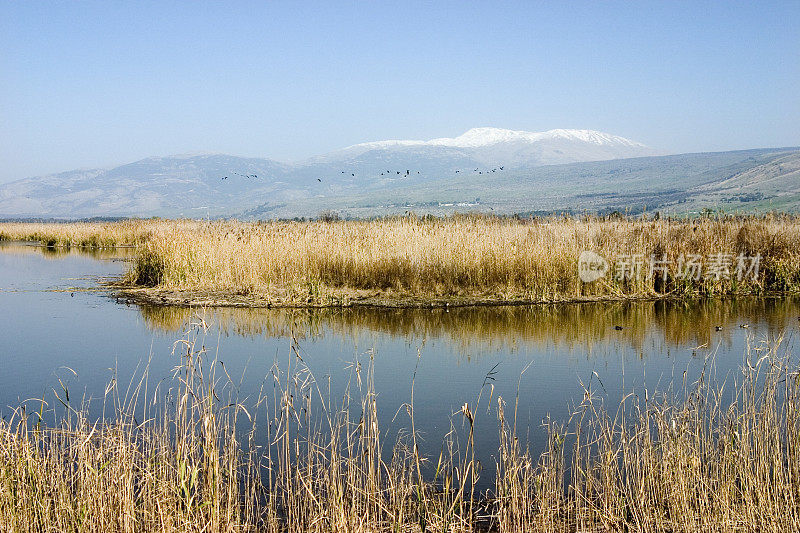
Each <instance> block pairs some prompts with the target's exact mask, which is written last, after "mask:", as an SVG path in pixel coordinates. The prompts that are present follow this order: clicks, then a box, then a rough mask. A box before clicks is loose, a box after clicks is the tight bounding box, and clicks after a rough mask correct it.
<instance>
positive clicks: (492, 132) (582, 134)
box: [345, 128, 649, 150]
mask: <svg viewBox="0 0 800 533" xmlns="http://www.w3.org/2000/svg"><path fill="white" fill-rule="evenodd" d="M553 139H565V140H569V141H576V142H583V143H590V144H596V145H604V146H627V147H630V148H637V149H649V148H648V147H647V146H645V145H644V144H642V143H640V142H636V141H632V140H630V139H626V138H624V137H619V136H617V135H611V134H610V133H603V132H601V131H593V130H563V129H557V130H548V131H542V132H532V131H515V130H504V129H501V128H472V129H470V130H467V131H466V132H465V133H463V134H462V135H459V136H458V137H454V138H450V137H442V138H439V139H431V140H430V141H374V142H367V143H361V144H357V145H354V146H350V147H348V148H345V150H348V149H353V148H366V149H372V148H389V147H393V146H453V147H456V148H477V147H481V146H490V145H493V144H498V143H516V142H525V143H537V142H542V141H547V140H553Z"/></svg>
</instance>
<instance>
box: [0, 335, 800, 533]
mask: <svg viewBox="0 0 800 533" xmlns="http://www.w3.org/2000/svg"><path fill="white" fill-rule="evenodd" d="M205 330H206V324H205V322H204V321H203V320H202V319H198V320H196V321H195V322H194V324H193V330H192V331H190V333H189V334H188V335H187V337H186V338H185V339H184V340H182V341H181V342H179V343H178V344H177V351H178V352H180V356H181V363H180V364H179V365H178V366H177V367H176V370H175V374H174V376H173V381H171V382H169V381H168V382H166V383H159V382H158V381H157V380H155V379H152V380H151V377H150V376H147V374H146V373H145V375H144V376H142V378H141V379H140V381H138V382H134V383H132V384H131V386H129V387H122V386H119V385H118V384H117V383H116V382H112V383H111V384H110V385H109V387H108V389H107V391H106V399H105V400H106V408H107V409H108V411H107V412H106V413H105V415H106V416H105V417H104V418H101V419H99V420H98V419H93V418H91V417H89V415H88V414H87V411H86V410H85V409H80V408H78V407H75V406H73V405H72V403H71V401H70V397H69V391H68V390H67V388H66V387H62V388H61V389H60V390H59V391H58V392H57V393H56V394H55V400H54V402H55V403H56V404H57V405H58V408H57V409H54V408H53V407H52V406H51V407H48V408H45V407H44V404H38V405H37V404H35V403H33V404H28V406H27V407H28V408H27V409H25V408H20V409H19V410H17V412H16V413H15V415H14V416H13V417H10V418H8V417H7V418H5V419H3V420H2V421H0V526H1V528H2V529H3V530H8V531H137V532H139V531H198V532H199V531H291V532H300V531H320V532H321V531H348V532H350V531H476V530H494V531H503V532H506V531H508V532H512V531H513V532H517V531H624V530H635V531H665V532H666V531H670V532H673V531H698V530H708V531H795V530H797V529H798V527H800V499H798V498H800V482H799V481H798V479H800V478H798V475H800V462H798V459H800V457H799V456H798V454H799V453H800V418H799V417H798V415H799V414H800V394H798V393H799V392H800V389H799V388H798V385H800V383H799V381H798V369H800V367H798V364H797V362H796V361H794V360H793V359H792V358H791V356H790V354H789V353H788V351H786V350H785V349H783V348H782V339H780V338H777V339H773V340H772V341H771V342H766V341H765V342H763V343H760V344H753V343H751V344H749V345H748V348H747V352H746V353H745V355H744V360H743V366H742V371H741V374H740V375H738V376H729V377H727V378H726V379H724V380H722V379H720V380H716V379H715V378H714V372H713V359H709V361H708V364H707V368H706V370H705V371H704V372H703V374H702V375H701V377H700V379H699V380H698V381H697V382H695V383H675V384H673V386H674V388H672V387H670V388H669V389H667V391H666V392H664V393H662V394H658V395H654V396H648V395H645V396H644V397H641V396H635V395H633V394H630V395H628V396H627V397H625V398H624V399H623V401H622V403H621V404H620V405H616V406H606V405H604V403H603V401H602V399H600V398H599V397H598V396H597V394H596V391H595V390H593V387H592V386H591V385H588V386H587V387H585V388H584V389H583V400H582V401H580V402H579V404H578V405H577V406H576V408H575V409H574V412H573V414H572V415H571V417H570V418H569V419H568V420H565V421H564V422H561V423H558V422H555V421H552V420H548V421H546V424H545V428H544V430H545V431H547V435H548V444H547V447H546V449H545V451H544V452H543V453H542V454H541V455H540V456H538V457H537V456H533V455H532V454H531V453H530V451H529V450H528V449H527V447H526V445H525V439H524V437H523V436H522V435H519V434H518V433H517V423H516V420H517V417H518V415H520V414H521V413H520V410H524V409H525V407H524V404H521V403H520V398H516V399H514V400H512V401H511V403H510V404H507V403H506V401H505V400H504V399H503V398H499V397H494V395H493V394H492V389H491V381H490V379H487V380H486V381H485V382H484V387H483V388H482V389H481V392H480V393H479V395H478V397H477V398H475V399H474V400H473V401H471V402H467V403H465V404H464V406H463V407H462V409H461V411H460V412H458V413H457V414H455V415H454V416H455V419H454V420H453V424H452V428H453V429H452V431H451V432H450V433H449V434H448V437H446V440H445V442H444V443H443V445H442V452H441V453H440V454H439V456H438V457H422V456H421V455H420V454H419V446H418V443H417V432H416V431H415V429H414V410H415V402H414V393H413V390H414V387H413V381H414V380H416V379H419V378H420V377H418V376H415V377H414V379H413V380H412V388H411V396H410V399H409V403H408V404H405V405H404V406H402V408H401V412H402V413H404V414H406V415H408V420H409V431H408V432H407V433H405V434H403V435H401V436H400V437H399V438H398V439H397V440H396V441H393V442H387V435H386V433H384V432H382V431H381V428H380V427H379V424H378V420H379V418H378V412H377V404H376V394H377V391H376V390H375V384H374V380H373V367H372V362H371V360H369V361H363V362H359V361H355V362H353V363H352V366H351V370H352V374H351V380H350V383H349V385H348V386H347V388H346V390H345V392H344V393H343V394H342V395H341V396H339V397H338V398H337V397H332V396H331V394H330V392H329V391H327V390H326V389H325V388H324V387H323V386H322V385H320V384H319V383H318V382H317V381H316V380H315V378H314V376H313V374H312V373H311V372H310V370H309V369H308V367H307V366H305V364H304V363H303V358H302V357H301V356H300V352H299V349H298V347H297V345H296V344H295V343H293V344H292V347H291V350H292V354H291V357H289V358H288V359H287V360H286V361H285V362H284V363H283V364H282V365H279V364H276V365H275V366H274V367H273V369H272V372H271V375H270V376H269V377H270V380H269V381H270V382H271V385H272V386H271V387H268V389H269V390H266V389H265V390H264V391H262V394H260V395H259V397H258V398H255V399H253V400H252V403H250V404H242V403H239V401H238V399H237V398H236V397H235V394H233V390H234V389H235V386H232V385H235V384H232V381H231V379H230V377H229V376H228V375H227V373H226V371H225V369H224V365H223V364H222V363H220V362H219V361H218V360H216V359H214V358H213V357H212V356H211V355H210V354H209V353H207V352H206V349H205V348H204V343H205V340H204V332H205ZM523 378H524V376H523ZM39 405H41V407H39ZM51 415H53V416H55V419H54V421H53V422H52V423H51V424H50V425H48V424H46V423H45V419H49V418H50V416H51ZM522 416H524V415H522ZM262 417H264V418H262ZM492 418H494V421H492V420H491V419H492ZM495 424H496V425H497V426H496V427H497V428H498V429H499V434H500V441H499V449H498V450H497V454H496V457H497V470H496V472H497V473H496V477H495V479H493V480H490V481H491V486H492V487H493V488H492V489H490V490H488V491H486V492H484V493H479V492H478V491H477V490H476V484H477V482H478V481H479V479H480V476H481V472H482V469H481V468H480V464H479V462H478V460H477V459H476V455H475V450H474V447H473V442H472V436H473V435H474V432H476V431H485V430H486V429H488V428H487V426H492V425H495ZM459 428H463V429H459ZM259 433H261V437H265V438H262V440H263V441H264V442H266V445H264V446H261V447H259V446H258V445H257V444H258V442H259V441H258V440H257V435H258V434H259ZM387 445H388V446H390V448H389V450H390V451H391V453H390V454H388V458H387V454H386V453H384V452H385V451H386V448H385V447H386V446H387ZM484 481H485V480H484Z"/></svg>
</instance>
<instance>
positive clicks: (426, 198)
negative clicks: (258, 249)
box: [0, 128, 797, 218]
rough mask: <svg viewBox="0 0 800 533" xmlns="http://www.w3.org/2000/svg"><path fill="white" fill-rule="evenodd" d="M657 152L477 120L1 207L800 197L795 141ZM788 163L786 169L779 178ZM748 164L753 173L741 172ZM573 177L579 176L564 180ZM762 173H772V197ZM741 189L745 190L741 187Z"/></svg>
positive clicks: (140, 166)
mask: <svg viewBox="0 0 800 533" xmlns="http://www.w3.org/2000/svg"><path fill="white" fill-rule="evenodd" d="M787 150H788V152H787ZM659 154H660V152H658V151H657V150H654V149H652V148H650V147H647V146H645V145H644V144H642V143H639V142H636V141H633V140H630V139H626V138H624V137H619V136H616V135H612V134H609V133H603V132H597V131H591V130H564V129H557V130H550V131H546V132H526V131H514V130H503V129H499V128H473V129H471V130H468V131H467V132H465V133H464V134H462V135H460V136H458V137H454V138H438V139H431V140H428V141H415V140H388V141H375V142H368V143H360V144H356V145H353V146H349V147H347V148H344V149H341V150H337V151H334V152H330V153H327V154H323V155H320V156H316V157H312V158H309V159H306V160H304V161H300V162H295V163H283V162H278V161H273V160H270V159H263V158H245V157H235V156H230V155H225V154H183V155H176V156H167V157H149V158H146V159H142V160H140V161H135V162H133V163H128V164H125V165H120V166H118V167H114V168H110V169H82V170H75V171H70V172H62V173H58V174H52V175H48V176H41V177H34V178H27V179H22V180H17V181H14V182H11V183H7V184H4V185H0V217H14V218H19V217H37V218H41V217H64V218H85V217H97V216H105V217H108V216H139V217H147V216H166V217H178V216H184V217H195V218H197V217H205V216H212V217H213V216H245V217H259V218H274V217H293V216H315V215H316V214H318V213H319V212H320V211H322V210H329V209H333V210H338V211H341V212H342V213H343V214H345V215H347V214H350V215H352V216H375V215H380V214H389V213H396V212H403V211H404V210H409V209H416V210H422V211H427V212H437V213H447V212H452V211H455V210H486V211H493V212H509V211H520V210H521V211H526V210H530V211H535V210H539V209H560V208H567V207H568V208H570V209H571V208H580V204H583V205H585V206H587V208H591V209H603V208H604V206H605V207H608V206H610V205H613V204H614V201H613V198H614V197H615V195H624V194H626V193H633V192H642V193H643V194H645V197H647V198H650V196H653V195H655V196H653V198H652V199H650V200H648V201H649V202H651V205H652V204H653V203H658V200H657V198H658V197H660V196H659V195H662V196H663V194H664V191H666V190H670V191H673V192H672V193H670V194H673V193H674V192H675V191H682V190H689V189H692V188H693V187H698V186H700V185H703V186H705V187H706V188H705V189H702V190H701V189H698V190H697V193H698V194H700V195H705V196H704V197H708V198H717V200H715V201H722V199H727V198H729V197H733V198H741V199H743V200H745V201H751V200H752V199H754V198H758V199H764V198H767V197H768V196H769V197H772V196H771V195H782V201H784V202H786V201H788V202H789V204H786V205H793V204H792V202H793V200H791V198H789V197H787V196H786V195H785V194H783V193H784V189H787V187H788V189H792V187H793V185H792V184H793V183H794V182H793V180H795V179H797V178H796V177H797V172H796V168H795V161H794V159H793V155H792V152H791V149H784V150H783V151H782V152H781V151H780V150H778V149H773V150H761V151H759V150H755V151H743V152H729V153H723V154H727V155H719V154H716V155H715V154H706V155H704V154H699V155H698V154H694V155H692V154H689V155H685V156H660V157H659ZM780 154H783V156H782V157H784V158H788V159H785V160H784V161H783V163H779V164H777V166H776V165H773V166H771V167H769V172H771V173H772V174H771V175H772V178H771V179H770V180H769V181H768V182H764V181H763V180H761V176H762V170H763V171H764V172H766V170H765V169H766V168H767V167H763V169H762V168H761V167H760V166H759V165H764V164H766V163H768V162H769V161H771V159H770V158H772V157H773V156H774V157H777V156H778V155H780ZM609 167H611V168H616V169H617V170H607V169H608V168H609ZM784 169H786V171H787V172H789V177H788V178H787V179H783V178H782V177H781V176H783V174H784ZM656 170H658V172H656ZM740 171H744V172H749V174H747V175H743V177H741V179H738V181H737V179H734V178H735V176H736V175H737V174H736V172H740ZM606 172H608V173H609V174H608V175H606ZM659 172H660V174H659ZM636 176H646V179H644V178H643V179H639V178H636ZM700 177H702V179H701V178H700ZM607 178H610V179H611V181H608V180H607ZM717 178H720V179H722V178H724V179H726V180H727V181H726V182H725V183H726V184H725V185H724V186H723V185H721V186H720V187H719V188H720V190H724V192H722V193H720V194H721V196H720V195H717V196H715V192H714V191H716V188H715V187H717V186H716V185H714V183H715V180H716V179H717ZM575 179H577V180H578V181H574V180H575ZM598 180H599V181H598ZM614 180H616V181H614ZM565 183H571V184H572V185H570V186H569V187H567V188H566V189H565V188H564V184H565ZM761 183H768V186H767V188H768V191H769V192H768V194H766V195H765V196H764V198H762V197H761V196H759V194H761V192H760V187H761V185H760V184H761ZM623 184H624V188H623ZM765 186H766V185H765ZM736 187H739V188H741V187H745V188H746V189H747V191H746V193H741V194H740V193H738V192H736V191H738V189H736ZM732 191H733V192H732ZM651 193H652V194H651ZM737 194H738V196H737ZM598 195H599V196H598ZM648 195H650V196H648ZM731 195H733V196H731ZM598 198H604V200H602V201H596V200H597V199H598ZM671 198H672V200H675V198H676V197H675V196H674V194H673V196H672V197H671ZM725 201H727V200H725ZM782 205H783V204H782Z"/></svg>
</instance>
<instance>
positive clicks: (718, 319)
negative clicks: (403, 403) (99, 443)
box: [140, 298, 800, 356]
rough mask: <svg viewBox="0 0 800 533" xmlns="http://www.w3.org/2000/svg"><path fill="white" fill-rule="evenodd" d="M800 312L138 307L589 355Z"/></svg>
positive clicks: (720, 333)
mask: <svg viewBox="0 0 800 533" xmlns="http://www.w3.org/2000/svg"><path fill="white" fill-rule="evenodd" d="M799 311H800V301H798V300H797V299H795V298H787V299H777V298H766V299H765V298H739V299H726V300H705V299H704V300H693V301H663V300H662V301H641V302H627V303H621V302H617V303H581V304H558V305H555V304H554V305H536V306H515V307H478V308H452V309H390V310H387V309H375V308H344V309H242V308H222V309H215V310H204V311H199V310H198V309H193V308H188V307H187V308H181V307H160V306H148V305H145V306H141V307H140V312H141V314H142V317H143V319H144V322H145V324H146V325H147V326H148V328H150V329H151V330H155V331H161V332H179V331H181V330H182V329H183V328H184V327H185V325H186V323H187V321H188V320H189V318H190V317H192V316H195V315H197V314H198V313H203V314H204V316H206V318H207V320H209V321H211V322H213V323H214V324H215V325H217V326H218V327H219V328H220V330H221V332H222V333H223V334H224V335H227V336H230V335H241V336H265V337H290V336H292V335H294V337H295V338H299V339H305V338H319V337H324V336H325V335H332V336H335V337H344V338H347V339H350V340H351V341H357V340H358V339H359V338H360V337H362V336H363V335H364V333H365V332H372V333H382V334H385V335H388V336H390V337H392V338H396V339H438V340H443V341H446V342H447V343H449V344H450V345H451V347H452V348H453V349H454V350H455V351H457V352H460V353H463V354H465V355H466V354H472V353H475V350H476V348H479V349H481V350H492V351H493V350H496V349H504V350H511V351H513V350H514V349H515V348H516V347H518V346H519V345H521V344H525V345H528V346H536V347H540V348H541V347H557V348H560V349H567V350H570V351H574V350H585V351H587V352H589V353H590V352H591V351H592V349H593V348H594V347H595V346H597V345H603V346H605V345H607V344H608V343H609V342H615V343H619V342H622V343H624V344H625V345H626V346H628V347H630V348H631V349H632V350H634V351H637V352H639V353H641V354H642V355H643V356H644V354H646V353H647V351H648V346H649V345H648V340H647V339H649V338H652V336H653V335H654V334H655V335H656V336H657V337H660V338H661V339H663V342H664V344H665V345H667V346H671V347H676V348H677V347H687V346H690V347H691V346H697V347H703V346H706V347H707V346H709V345H710V344H711V343H712V341H722V342H723V343H728V342H729V341H730V339H731V338H732V337H733V336H738V335H740V333H741V331H740V330H741V329H743V328H742V327H741V326H746V327H748V328H749V326H750V324H754V325H755V324H759V326H760V331H761V332H762V333H766V334H769V335H775V334H777V333H778V332H779V331H781V330H782V329H784V328H785V327H786V317H787V316H796V315H797V314H798V312H799ZM617 327H621V328H622V329H617ZM719 327H721V328H722V329H721V330H718V329H717V328H719Z"/></svg>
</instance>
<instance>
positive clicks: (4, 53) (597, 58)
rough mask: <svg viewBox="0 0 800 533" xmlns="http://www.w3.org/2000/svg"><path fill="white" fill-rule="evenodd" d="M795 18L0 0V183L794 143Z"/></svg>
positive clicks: (635, 10) (426, 6) (471, 6)
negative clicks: (163, 158)
mask: <svg viewBox="0 0 800 533" xmlns="http://www.w3.org/2000/svg"><path fill="white" fill-rule="evenodd" d="M798 28H800V1H796V0H794V1H787V2H783V3H773V2H762V1H759V2H741V3H738V2H729V1H724V2H713V3H706V2H700V1H690V2H674V1H665V2H657V3H649V2H640V1H637V2H619V3H617V2H605V1H604V2H595V1H592V2H585V3H584V2H573V1H569V2H560V1H552V2H541V3H538V2H520V3H513V2H464V1H458V2H453V3H444V2H435V3H434V2H426V3H414V2H410V1H403V2H392V3H388V2H386V3H384V2H359V3H344V2H342V3H333V2H324V3H323V2H319V3H295V2H275V3H266V2H258V3H256V2H253V3H249V2H237V3H235V5H229V4H228V3H202V4H201V3H195V2H186V3H177V2H153V3H144V2H129V3H124V4H123V3H121V2H90V1H83V2H38V1H37V2H26V1H14V2H9V1H4V0H0V87H1V89H0V162H1V163H2V164H1V165H0V182H2V181H9V180H11V179H17V178H22V177H27V176H31V175H38V174H43V173H49V172H56V171H62V170H71V169H73V168H79V167H94V166H109V165H114V164H119V163H124V162H129V161H133V160H136V159H140V158H143V157H146V156H150V155H167V154H174V153H185V152H195V151H211V152H224V153H230V154H235V155H250V156H264V157H271V158H275V159H279V160H292V159H300V158H303V157H306V156H309V155H314V154H318V153H322V152H326V151H330V150H334V149H337V148H341V147H344V146H347V145H350V144H355V143H358V142H363V141H369V140H379V139H387V138H412V139H429V138H433V137H444V136H447V137H452V136H457V135H459V134H460V133H462V132H464V131H465V130H467V129H469V128H471V127H476V126H496V127H501V128H511V129H523V130H530V131H542V130H547V129H552V128H588V129H596V130H601V131H607V132H610V133H614V134H617V135H622V136H625V137H629V138H632V139H635V140H638V141H641V142H644V143H646V144H649V145H651V146H653V147H656V148H660V149H663V150H668V151H672V152H687V151H706V150H729V149H739V148H753V147H772V146H789V145H793V146H796V145H800V30H799V29H798Z"/></svg>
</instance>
